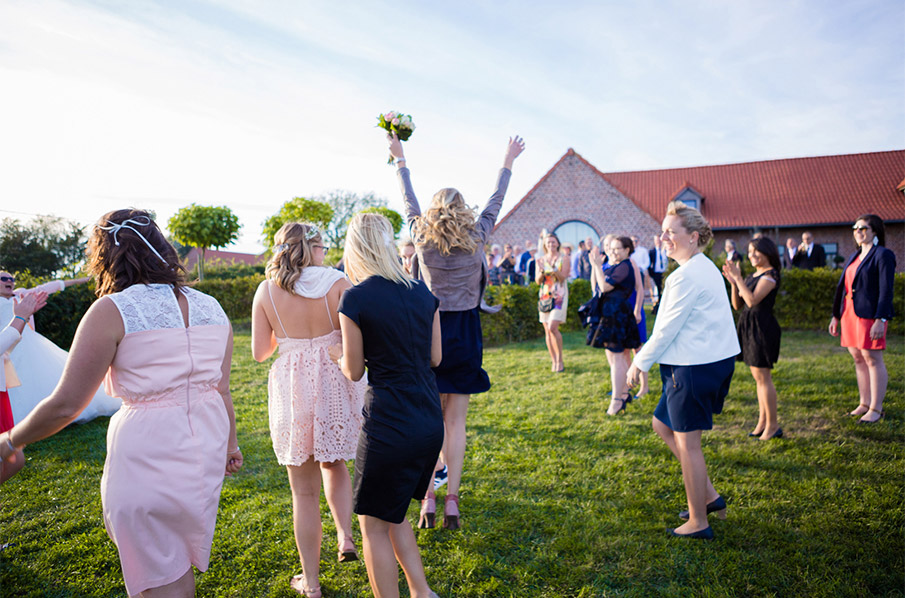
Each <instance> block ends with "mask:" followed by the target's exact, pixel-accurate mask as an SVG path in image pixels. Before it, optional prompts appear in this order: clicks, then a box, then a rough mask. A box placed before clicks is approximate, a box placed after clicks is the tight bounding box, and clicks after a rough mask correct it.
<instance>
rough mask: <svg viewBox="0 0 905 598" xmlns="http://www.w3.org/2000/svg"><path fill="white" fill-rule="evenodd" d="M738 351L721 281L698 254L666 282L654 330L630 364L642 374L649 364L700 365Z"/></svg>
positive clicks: (716, 271) (648, 367)
mask: <svg viewBox="0 0 905 598" xmlns="http://www.w3.org/2000/svg"><path fill="white" fill-rule="evenodd" d="M740 351H741V348H740V347H739V345H738V334H737V333H736V331H735V320H733V319H732V310H731V309H730V308H729V296H728V295H727V293H726V286H725V284H724V283H723V277H722V276H721V275H720V271H719V270H717V268H716V266H714V265H713V262H711V261H710V260H709V259H707V256H705V255H704V254H702V253H699V254H697V255H695V256H694V257H692V258H691V259H690V260H688V261H687V262H685V264H684V265H683V266H679V268H678V269H676V270H675V271H674V272H673V273H672V274H670V275H669V277H668V278H667V279H666V285H665V286H664V288H663V296H662V298H661V299H660V308H659V310H658V311H657V320H656V322H654V330H653V332H652V333H651V336H650V339H648V341H647V343H645V345H644V347H643V348H642V349H641V350H640V351H638V353H637V354H636V355H635V359H634V362H633V363H634V364H635V366H637V367H638V369H640V370H642V371H644V372H646V371H648V370H650V368H651V366H652V365H653V364H654V363H665V364H669V365H700V364H705V363H714V362H717V361H722V360H723V359H726V358H727V357H733V356H735V355H738V354H739V352H740Z"/></svg>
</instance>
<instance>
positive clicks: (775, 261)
mask: <svg viewBox="0 0 905 598" xmlns="http://www.w3.org/2000/svg"><path fill="white" fill-rule="evenodd" d="M750 246H751V247H754V249H756V250H757V252H758V253H759V254H761V255H762V256H764V257H765V258H767V261H768V262H770V267H771V268H773V269H774V270H776V275H777V276H779V274H780V272H781V271H782V263H781V262H780V261H779V249H777V248H776V243H774V242H773V241H772V240H771V239H769V238H768V237H757V238H755V239H751V243H750ZM777 282H778V281H777Z"/></svg>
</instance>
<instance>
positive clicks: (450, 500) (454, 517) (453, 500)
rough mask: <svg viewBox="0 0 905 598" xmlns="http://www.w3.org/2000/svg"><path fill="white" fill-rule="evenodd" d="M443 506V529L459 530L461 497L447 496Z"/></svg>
mask: <svg viewBox="0 0 905 598" xmlns="http://www.w3.org/2000/svg"><path fill="white" fill-rule="evenodd" d="M444 500H445V501H446V503H445V504H444V506H443V527H444V528H445V529H449V530H455V529H459V527H461V526H460V524H459V497H458V496H457V495H455V494H447V495H446V497H445V498H444Z"/></svg>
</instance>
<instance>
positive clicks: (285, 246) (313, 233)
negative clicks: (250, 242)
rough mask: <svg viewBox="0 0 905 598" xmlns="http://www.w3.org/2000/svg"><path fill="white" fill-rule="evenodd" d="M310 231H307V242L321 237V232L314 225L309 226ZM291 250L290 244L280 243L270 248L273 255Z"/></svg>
mask: <svg viewBox="0 0 905 598" xmlns="http://www.w3.org/2000/svg"><path fill="white" fill-rule="evenodd" d="M307 226H308V230H306V231H305V240H306V241H310V240H311V239H313V238H314V237H317V236H320V234H321V231H319V230H318V228H317V227H316V226H314V225H313V224H308V225H307ZM287 249H289V243H280V244H279V245H274V246H273V247H271V248H270V250H271V251H272V252H273V253H275V254H276V253H279V252H281V251H286V250H287Z"/></svg>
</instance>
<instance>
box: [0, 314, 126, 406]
mask: <svg viewBox="0 0 905 598" xmlns="http://www.w3.org/2000/svg"><path fill="white" fill-rule="evenodd" d="M9 311H10V314H9V315H8V317H6V318H5V319H4V320H3V321H4V322H9V320H10V319H11V318H12V308H11V307H10V309H9ZM0 318H2V316H0ZM9 356H10V359H11V360H12V362H13V367H14V368H16V375H17V376H18V378H19V381H20V382H21V383H22V384H21V386H16V387H14V388H10V389H9V402H10V406H11V407H12V410H13V422H15V423H17V424H18V423H19V422H20V421H22V420H23V419H25V416H26V415H28V414H29V413H30V412H31V410H32V409H34V408H35V406H36V405H37V404H38V403H40V402H41V401H42V400H43V399H44V398H46V397H48V396H50V394H51V393H52V392H53V389H54V388H56V386H57V382H59V381H60V378H61V377H62V376H63V367H64V366H65V365H66V359H67V358H68V357H69V353H67V352H66V351H64V350H63V349H61V348H59V347H58V346H56V345H55V344H53V343H52V342H50V341H49V340H48V339H47V338H45V337H43V336H41V335H40V334H38V333H37V332H35V331H34V330H32V329H31V328H29V327H28V326H26V327H25V331H24V332H23V334H22V340H20V341H19V344H18V345H16V346H15V347H14V348H13V350H12V351H10V353H9ZM121 404H122V402H121V401H120V400H119V399H115V398H113V397H110V396H108V395H107V393H105V392H104V390H103V386H100V387H99V388H98V390H97V392H95V394H94V398H93V399H92V400H91V403H90V404H89V405H88V407H86V408H85V410H84V411H82V412H81V413H80V414H79V416H78V417H77V418H76V419H75V421H76V422H77V423H85V422H87V421H90V420H92V419H94V418H95V417H98V416H99V415H113V414H114V413H116V410H117V409H119V407H120V405H121Z"/></svg>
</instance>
